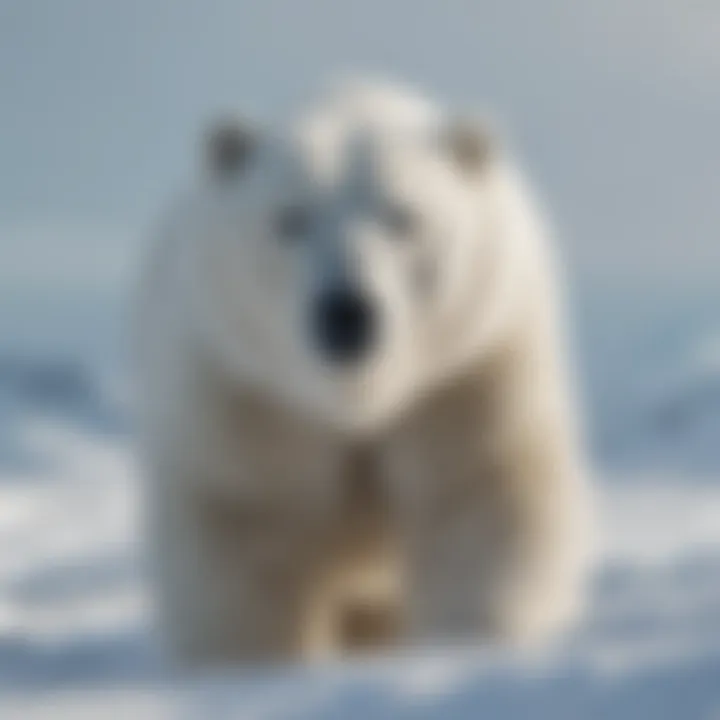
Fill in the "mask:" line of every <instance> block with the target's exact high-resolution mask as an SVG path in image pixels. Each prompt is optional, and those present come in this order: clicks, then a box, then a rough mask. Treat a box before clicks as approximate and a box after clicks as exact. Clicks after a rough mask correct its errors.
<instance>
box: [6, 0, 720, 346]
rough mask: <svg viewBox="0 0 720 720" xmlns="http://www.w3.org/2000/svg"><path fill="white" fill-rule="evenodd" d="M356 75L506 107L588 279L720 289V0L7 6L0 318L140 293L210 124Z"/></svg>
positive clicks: (161, 1) (576, 265)
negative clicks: (139, 266) (157, 238)
mask: <svg viewBox="0 0 720 720" xmlns="http://www.w3.org/2000/svg"><path fill="white" fill-rule="evenodd" d="M338 72H354V73H358V72H359V73H370V74H375V75H389V76H391V77H397V78H400V79H405V80H409V81H411V82H413V83H416V84H418V85H420V86H422V87H426V88H427V89H428V90H429V91H430V92H433V93H435V94H437V95H438V96H439V97H440V98H441V99H445V100H447V101H449V102H455V103H458V104H461V105H462V106H464V107H472V106H486V105H487V106H490V107H491V108H493V109H494V110H495V111H496V112H497V114H499V115H500V117H501V118H504V119H505V121H506V122H507V124H508V126H509V128H510V133H511V135H512V136H513V137H514V138H515V139H516V141H517V144H518V145H519V146H520V148H521V150H522V153H523V155H524V157H525V158H526V159H527V161H528V164H529V166H530V168H531V170H532V174H533V175H534V177H535V178H536V180H537V182H538V184H539V185H540V187H541V188H542V189H543V191H544V194H545V196H546V197H547V199H548V201H549V204H550V206H551V208H552V210H553V212H554V215H555V217H556V218H557V220H558V224H559V225H560V228H561V230H562V232H561V242H562V246H563V249H564V251H565V253H566V255H567V257H568V258H569V259H570V260H571V264H572V268H573V270H575V271H576V276H577V277H578V278H580V279H581V281H582V282H584V281H585V279H588V280H597V281H599V282H601V283H602V282H607V281H611V282H614V283H618V284H619V283H622V282H630V283H635V282H636V280H638V279H639V281H642V282H647V283H652V282H653V281H655V283H656V284H658V283H659V284H661V286H662V285H668V286H669V285H671V284H677V285H678V286H679V287H680V286H682V287H691V288H693V287H699V286H711V285H712V284H713V283H716V282H717V281H718V280H720V269H719V268H720V237H719V235H720V233H719V232H718V230H719V229H720V202H719V201H718V199H719V198H720V192H719V191H720V180H719V179H718V178H719V175H718V167H720V142H719V141H718V132H720V130H719V129H720V93H719V92H718V88H720V3H718V2H717V0H705V1H703V0H584V1H583V2H578V0H544V1H543V2H537V1H536V0H496V1H495V2H489V1H487V2H486V1H480V0H474V1H473V0H466V1H464V2H461V1H460V0H437V1H436V2H430V1H429V0H426V1H422V0H364V1H363V2H359V1H358V0H356V1H354V2H340V1H338V0H324V1H321V0H262V1H259V2H253V3H251V2H242V1H238V0H205V1H203V2H201V1H200V0H196V1H195V2H190V1H189V0H0V169H1V170H0V305H3V303H4V307H5V310H4V311H2V312H0V320H1V319H2V318H1V316H2V314H3V312H4V314H5V315H8V314H14V315H15V316H17V315H18V313H20V314H23V313H30V309H29V304H27V303H28V302H29V301H30V300H32V299H33V298H35V299H37V300H39V301H43V300H45V301H50V300H52V301H53V302H55V301H56V300H57V301H58V302H59V301H61V300H62V299H63V298H66V297H69V296H75V295H77V296H78V297H80V296H81V295H82V293H83V292H85V290H86V289H87V288H93V289H95V290H97V291H99V292H100V293H101V294H102V293H103V292H105V291H107V290H108V289H110V288H120V289H122V288H124V287H125V283H126V280H127V278H128V277H130V276H131V274H132V271H131V268H132V267H133V265H134V262H135V258H136V256H137V251H138V248H139V247H142V244H143V242H144V239H145V234H146V228H147V227H148V226H149V225H150V224H151V222H152V220H153V219H154V217H155V215H156V213H157V211H158V209H159V208H160V207H161V205H162V203H163V201H164V199H165V198H166V197H167V195H168V193H169V192H170V191H171V190H172V188H173V187H175V186H177V184H178V183H179V182H180V181H181V180H182V178H183V176H184V174H186V173H187V172H188V171H189V168H190V166H191V163H192V161H193V159H194V152H195V141H196V137H197V131H198V128H199V127H200V126H201V125H202V123H203V122H204V120H205V119H206V118H207V117H208V116H209V115H211V114H212V112H213V111H214V110H215V109H217V108H225V107H228V106H236V107H239V108H241V109H245V110H246V111H248V112H249V113H250V114H253V115H256V116H259V117H260V118H262V117H263V116H269V117H272V116H277V115H280V114H281V113H282V112H283V110H284V109H285V108H287V107H289V106H290V105H291V104H292V102H293V101H294V100H295V99H296V98H298V97H299V96H301V95H303V94H304V93H305V92H307V91H308V90H309V89H312V88H313V86H316V85H317V84H318V83H319V82H321V81H323V80H324V79H326V78H328V77H332V76H333V75H334V74H336V73H338ZM718 284H720V283H718ZM7 298H11V300H12V302H14V303H18V302H21V301H20V300H18V298H22V303H24V304H23V305H22V306H20V305H16V306H14V307H11V306H9V305H8V302H7V301H6V299H7ZM8 308H10V309H9V310H8ZM3 327H4V326H3V325H2V323H1V322H0V332H2V328H3Z"/></svg>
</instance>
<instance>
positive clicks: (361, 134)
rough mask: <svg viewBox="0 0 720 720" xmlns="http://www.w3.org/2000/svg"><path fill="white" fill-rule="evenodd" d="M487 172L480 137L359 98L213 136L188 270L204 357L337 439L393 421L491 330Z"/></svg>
mask: <svg viewBox="0 0 720 720" xmlns="http://www.w3.org/2000/svg"><path fill="white" fill-rule="evenodd" d="M502 156H503V153H501V152H500V151H499V149H498V147H497V143H496V141H495V139H494V138H493V137H492V136H491V133H489V132H488V130H487V128H486V127H485V126H484V125H483V123H481V122H477V121H474V120H467V119H464V120H461V119H457V118H452V117H448V116H446V115H445V114H443V113H442V112H440V111H439V110H438V109H436V108H435V107H433V106H432V105H430V104H428V103H426V102H425V101H424V100H422V99H419V98H417V97H415V96H414V95H412V94H410V93H407V92H405V91H400V90H398V89H394V88H387V87H381V86H376V85H363V84H360V85H352V86H351V87H349V88H347V87H346V88H344V89H343V90H342V91H341V92H339V93H334V94H332V95H331V97H330V98H329V99H328V100H325V101H323V102H321V103H316V104H314V105H313V106H312V107H311V109H310V110H309V111H307V112H304V113H301V114H300V116H299V119H297V120H296V121H295V122H293V123H291V124H290V125H289V126H288V127H285V128H283V129H269V128H268V129H258V128H253V127H250V126H249V125H248V124H247V123H245V122H243V121H239V120H235V119H232V118H231V119H225V120H222V121H220V122H219V123H217V124H216V125H215V126H214V127H213V128H212V129H211V130H210V132H209V134H208V137H207V138H206V142H205V146H204V161H205V174H204V178H203V182H202V202H201V205H202V211H201V212H200V226H199V227H200V231H199V232H197V233H196V235H197V238H196V239H197V242H196V243H195V245H194V250H195V255H194V256H193V261H192V263H191V265H192V268H193V272H194V282H195V290H196V296H197V298H198V299H199V300H200V301H201V302H200V307H201V310H202V317H201V321H200V323H201V325H202V326H203V328H204V330H205V331H209V332H208V334H207V338H208V342H209V345H210V346H211V348H212V349H213V350H215V351H218V357H221V358H222V359H223V362H224V363H225V365H226V367H227V368H229V369H230V371H231V372H232V373H234V374H235V377H237V378H238V379H239V380H241V381H244V382H252V383H255V384H256V385H257V386H260V387H263V388H265V389H266V390H267V391H268V392H270V393H272V394H273V395H274V396H276V397H277V398H279V399H281V400H283V401H288V402H291V403H292V404H294V405H295V406H299V407H300V408H302V409H303V410H304V411H307V412H308V413H311V414H313V415H314V416H316V417H318V418H320V419H323V420H325V421H327V422H329V423H330V424H332V425H333V426H334V427H336V428H338V429H344V430H347V431H364V430H372V429H373V428H376V427H379V426H380V425H381V423H382V422H384V421H386V420H390V419H392V418H394V417H396V416H397V415H398V414H399V413H400V412H401V411H402V410H403V409H404V408H406V407H407V406H408V405H409V404H410V403H411V401H413V400H414V399H415V398H417V397H419V396H420V395H421V394H422V393H423V392H424V391H425V390H426V389H427V388H428V387H431V386H432V385H433V384H434V383H437V382H438V381H439V380H440V379H442V378H443V377H445V376H446V375H447V374H448V373H450V372H453V371H454V369H455V368H456V367H457V366H458V365H459V364H461V363H463V362H466V361H467V360H468V359H469V358H470V357H471V356H473V355H475V354H476V353H477V351H478V348H479V346H480V345H482V344H483V343H484V342H486V341H488V339H489V338H490V337H491V336H492V335H493V333H494V332H495V329H497V328H499V327H500V326H502V325H503V324H504V323H505V315H506V314H507V312H508V309H507V307H506V305H508V301H509V300H510V299H511V296H512V292H511V291H510V290H511V289H516V288H517V281H516V280H512V279H511V276H512V275H513V272H514V271H515V269H516V268H517V267H518V263H517V261H516V260H515V259H514V256H513V253H516V250H517V249H518V248H517V245H518V243H517V242H516V241H515V239H514V238H513V234H514V231H513V228H512V227H511V226H512V222H511V223H508V222H507V220H508V217H509V215H511V216H512V215H517V212H516V210H512V211H510V212H509V211H508V208H507V207H506V206H507V202H508V197H509V194H508V188H509V187H511V186H514V183H515V180H514V179H512V173H511V174H508V169H509V168H508V163H506V162H504V161H503V157H502ZM510 195H512V193H510ZM195 217H196V218H197V217H198V214H197V213H196V214H195ZM515 234H517V233H515Z"/></svg>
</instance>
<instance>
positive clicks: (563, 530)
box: [391, 354, 589, 643]
mask: <svg viewBox="0 0 720 720" xmlns="http://www.w3.org/2000/svg"><path fill="white" fill-rule="evenodd" d="M534 359H535V358H534V357H533V355H532V354H525V355H517V354H516V355H515V356H510V357H508V356H504V357H502V358H497V360H496V362H497V363H498V364H497V365H493V364H492V363H489V362H488V363H487V364H486V365H484V366H483V368H482V372H477V373H475V374H470V375H469V376H467V377H465V378H464V379H462V380H461V381H460V382H457V383H456V384H455V385H454V386H453V387H449V388H445V389H443V390H442V392H441V393H439V394H438V396H437V397H436V398H434V399H433V400H432V401H430V402H429V403H428V404H427V405H426V406H425V407H424V408H422V409H421V411H420V412H419V413H418V414H417V415H416V417H414V418H413V419H412V421H411V422H409V423H408V424H407V425H406V426H405V427H404V428H402V431H401V432H400V433H398V436H397V438H396V442H395V445H394V446H392V448H391V451H392V452H391V458H393V463H394V464H393V468H392V470H393V472H394V477H395V481H396V487H397V488H398V492H399V493H401V498H402V500H401V502H400V503H399V506H401V507H403V508H404V533H405V541H406V547H407V553H408V567H409V578H410V580H409V582H410V587H409V588H408V598H409V602H410V610H409V614H410V617H409V626H410V633H411V634H412V635H414V636H415V637H416V638H418V639H421V640H425V639H432V640H438V639H447V640H471V639H472V638H476V637H477V636H478V635H480V636H481V637H483V638H485V639H490V640H501V641H510V642H519V643H528V642H533V641H536V640H539V639H542V638H546V637H547V636H549V635H551V634H552V633H554V632H555V631H557V630H559V629H561V628H562V627H563V626H564V625H565V624H566V623H568V622H569V621H570V620H571V619H572V618H573V616H574V615H575V613H576V611H577V609H578V606H579V601H580V599H581V595H582V585H583V578H584V570H585V568H586V560H587V549H588V543H587V538H588V518H589V513H588V497H587V493H586V487H585V483H584V478H583V477H582V476H581V472H580V470H579V462H578V459H577V456H578V449H577V447H576V446H575V440H574V435H575V428H573V427H572V426H571V425H570V420H569V419H568V416H567V415H566V414H565V412H564V409H563V402H564V398H563V397H562V393H561V390H560V388H559V387H558V385H557V384H556V383H555V381H554V380H553V378H552V377H548V373H547V370H548V366H547V365H542V364H539V363H534V362H533V361H534ZM541 370H542V371H543V372H540V371H541ZM543 373H544V374H543Z"/></svg>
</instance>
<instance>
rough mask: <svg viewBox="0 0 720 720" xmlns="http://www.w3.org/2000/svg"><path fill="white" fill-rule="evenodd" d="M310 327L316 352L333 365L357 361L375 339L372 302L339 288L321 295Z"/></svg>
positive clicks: (352, 291) (358, 293) (355, 293)
mask: <svg viewBox="0 0 720 720" xmlns="http://www.w3.org/2000/svg"><path fill="white" fill-rule="evenodd" d="M313 324H314V335H315V341H316V342H317V345H318V347H319V349H320V351H321V352H322V354H323V355H324V356H325V358H326V359H327V360H330V361H331V362H333V363H349V362H355V361H358V360H359V359H360V358H361V357H362V356H363V355H364V354H365V353H366V352H367V351H368V350H369V349H370V348H371V346H372V343H373V341H374V339H375V325H376V322H375V312H374V308H373V305H372V302H371V301H370V300H369V299H368V298H367V297H365V296H363V295H362V294H361V293H360V292H358V291H357V290H352V289H345V288H343V289H336V290H330V291H327V292H325V293H324V294H323V295H321V296H320V297H319V298H318V301H317V304H316V306H315V310H314V318H313Z"/></svg>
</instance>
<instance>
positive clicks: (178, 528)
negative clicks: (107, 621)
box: [148, 492, 312, 666]
mask: <svg viewBox="0 0 720 720" xmlns="http://www.w3.org/2000/svg"><path fill="white" fill-rule="evenodd" d="M149 512H150V518H149V522H148V526H149V528H150V533H151V538H150V540H151V554H152V560H153V566H154V567H153V570H154V580H155V582H156V584H157V591H158V593H157V594H158V612H159V616H160V617H159V619H160V625H161V628H162V630H163V631H164V634H165V638H166V641H167V643H168V645H169V650H170V651H171V653H172V655H173V657H174V658H176V659H178V660H179V661H180V662H182V663H185V664H189V665H196V666H197V665H213V664H218V665H219V664H223V663H227V662H232V663H253V664H254V663H258V662H260V663H262V662H274V661H285V660H293V659H295V658H297V657H298V656H299V654H300V653H301V650H302V648H301V643H302V642H303V637H302V634H303V633H302V625H303V618H302V607H303V605H304V602H305V601H304V594H305V591H306V588H305V586H306V584H307V578H306V577H305V576H304V574H303V573H304V572H305V571H306V569H307V567H308V566H309V564H310V561H309V559H308V556H309V555H311V554H312V551H311V548H310V545H311V532H310V531H309V530H308V529H307V528H306V527H300V526H299V525H298V524H297V523H294V524H293V522H288V520H287V517H286V515H287V513H283V512H282V511H281V510H280V509H276V508H263V507H258V506H253V505H243V504H242V503H239V502H238V501H237V500H234V499H228V498H223V497H215V496H213V495H199V496H198V495H194V496H193V495H183V494H182V493H178V492H173V493H172V494H170V496H169V497H167V498H165V499H164V500H163V499H162V498H155V499H154V501H153V502H152V503H151V507H150V509H149Z"/></svg>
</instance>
